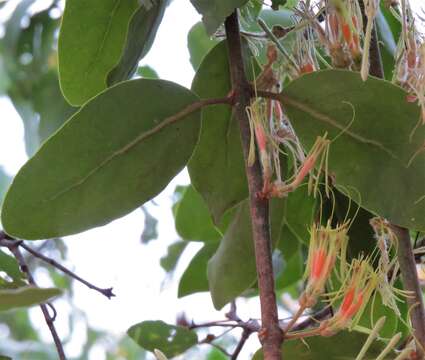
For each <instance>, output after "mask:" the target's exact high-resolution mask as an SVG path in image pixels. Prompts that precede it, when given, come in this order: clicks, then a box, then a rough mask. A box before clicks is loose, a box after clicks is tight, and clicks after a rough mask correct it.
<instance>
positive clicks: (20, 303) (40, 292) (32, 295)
mask: <svg viewBox="0 0 425 360" xmlns="http://www.w3.org/2000/svg"><path fill="white" fill-rule="evenodd" d="M60 294H62V291H61V290H59V289H56V288H46V289H42V288H36V287H33V286H27V287H21V288H19V289H8V290H4V289H1V290H0V311H5V310H10V309H14V308H17V307H29V306H32V305H36V304H40V303H43V302H46V301H48V300H50V299H51V298H53V297H55V296H59V295H60Z"/></svg>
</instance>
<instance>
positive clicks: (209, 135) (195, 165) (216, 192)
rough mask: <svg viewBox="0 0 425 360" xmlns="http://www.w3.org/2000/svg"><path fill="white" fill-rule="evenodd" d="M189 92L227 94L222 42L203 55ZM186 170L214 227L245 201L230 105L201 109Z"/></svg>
mask: <svg viewBox="0 0 425 360" xmlns="http://www.w3.org/2000/svg"><path fill="white" fill-rule="evenodd" d="M245 45H246V44H245ZM244 50H245V57H244V58H246V59H247V64H246V68H247V69H252V68H253V66H252V64H251V63H250V62H251V59H252V56H251V54H250V52H249V50H248V48H247V46H244ZM211 79H214V81H211ZM192 90H193V91H194V92H195V93H196V94H198V96H199V97H201V98H214V97H224V96H226V95H227V94H228V93H229V91H230V90H231V85H230V73H229V63H228V60H227V46H226V42H225V41H223V42H221V43H219V44H217V45H216V46H215V47H214V48H213V49H212V50H211V51H210V52H209V53H208V54H207V55H206V56H205V58H204V60H203V61H202V64H201V66H200V68H199V70H198V72H197V73H196V75H195V78H194V80H193V83H192ZM188 168H189V175H190V179H191V181H192V184H193V186H194V187H195V189H196V190H197V191H199V193H200V194H201V195H202V197H203V198H204V200H205V202H206V203H207V206H208V208H209V209H210V212H211V214H212V216H213V219H214V222H215V223H216V224H217V223H219V222H220V219H221V217H222V216H223V214H224V213H225V212H226V210H228V209H230V208H231V207H233V206H235V205H236V204H238V203H239V202H241V201H242V200H244V199H246V198H247V196H248V188H247V183H246V175H245V166H244V158H243V153H242V145H241V141H240V135H239V124H238V122H237V121H236V120H235V119H233V118H232V108H231V107H230V106H227V105H214V106H209V107H208V108H206V109H204V111H203V112H202V128H201V135H200V138H199V144H198V145H197V147H196V149H195V152H194V154H193V156H192V159H191V161H190V163H189V166H188Z"/></svg>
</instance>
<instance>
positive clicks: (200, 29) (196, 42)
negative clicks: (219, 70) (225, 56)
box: [187, 22, 217, 70]
mask: <svg viewBox="0 0 425 360" xmlns="http://www.w3.org/2000/svg"><path fill="white" fill-rule="evenodd" d="M216 44H217V40H215V39H214V38H211V37H209V36H208V34H207V33H206V31H205V27H204V25H202V23H201V22H197V23H196V24H195V25H193V26H192V27H191V29H190V30H189V33H188V34H187V48H188V50H189V54H190V63H191V64H192V67H193V68H194V69H195V70H198V68H199V65H201V62H202V59H203V58H204V57H205V55H206V54H208V52H209V51H210V50H211V49H212V48H213V47H214V45H216Z"/></svg>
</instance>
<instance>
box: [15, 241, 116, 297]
mask: <svg viewBox="0 0 425 360" xmlns="http://www.w3.org/2000/svg"><path fill="white" fill-rule="evenodd" d="M18 245H19V246H20V247H21V248H23V249H25V250H26V251H28V252H29V253H30V254H31V255H33V256H35V257H36V258H39V259H40V260H42V261H44V262H45V263H47V264H49V265H51V266H53V267H55V268H56V269H59V270H60V271H62V272H63V273H64V274H66V275H68V276H69V277H71V278H73V279H75V280H77V281H79V282H80V283H82V284H84V285H86V286H87V287H88V288H90V289H92V290H95V291H97V292H99V293H101V294H102V295H104V296H106V297H107V298H108V299H110V298H111V297H113V296H115V294H114V293H113V292H112V288H106V289H102V288H99V287H97V286H95V285H93V284H91V283H90V282H88V281H87V280H84V279H83V278H81V277H79V276H78V275H77V274H75V273H74V272H72V271H71V270H69V269H67V268H66V267H65V266H63V265H61V264H60V263H58V262H57V261H55V260H53V259H51V258H49V257H47V256H45V255H43V254H41V253H40V252H38V251H36V250H34V249H32V248H31V247H29V246H28V245H26V244H25V243H24V242H23V241H19V243H18Z"/></svg>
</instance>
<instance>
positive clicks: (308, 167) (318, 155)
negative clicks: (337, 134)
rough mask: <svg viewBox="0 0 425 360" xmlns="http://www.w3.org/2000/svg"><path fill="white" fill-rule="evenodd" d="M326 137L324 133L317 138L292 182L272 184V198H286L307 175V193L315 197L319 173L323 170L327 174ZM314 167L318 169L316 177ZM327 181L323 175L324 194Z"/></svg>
mask: <svg viewBox="0 0 425 360" xmlns="http://www.w3.org/2000/svg"><path fill="white" fill-rule="evenodd" d="M326 137H327V134H326V133H325V135H323V136H318V137H317V139H316V142H315V143H314V145H313V147H312V148H311V150H310V152H309V153H308V155H307V156H306V158H305V160H304V161H303V163H302V164H301V167H300V168H299V170H298V171H297V172H296V173H295V174H294V176H293V178H292V181H286V182H281V183H279V182H276V183H275V184H274V188H273V189H272V194H273V195H274V196H277V197H283V196H286V195H287V194H288V193H289V192H292V191H294V190H295V189H296V188H298V186H300V185H301V183H302V182H303V181H304V179H305V178H306V177H307V176H308V175H310V180H309V193H311V192H313V193H314V195H316V192H317V188H318V184H319V177H320V174H321V171H322V170H323V169H324V171H325V173H326V172H327V163H328V155H329V145H330V140H328V139H327V138H326ZM315 167H317V168H318V172H317V174H316V175H315V174H313V170H314V169H315ZM327 180H328V178H327V176H326V174H325V182H326V184H325V190H326V192H328V185H327ZM327 194H328V193H327Z"/></svg>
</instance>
